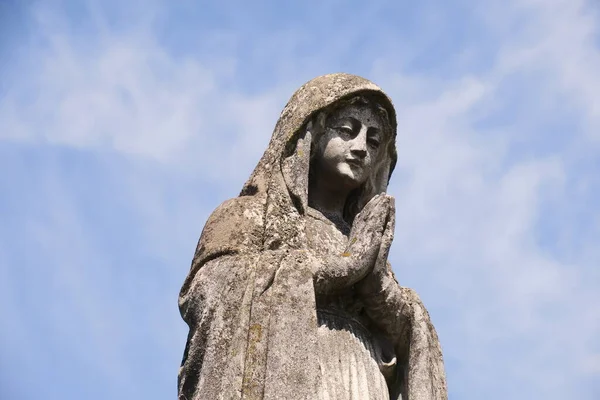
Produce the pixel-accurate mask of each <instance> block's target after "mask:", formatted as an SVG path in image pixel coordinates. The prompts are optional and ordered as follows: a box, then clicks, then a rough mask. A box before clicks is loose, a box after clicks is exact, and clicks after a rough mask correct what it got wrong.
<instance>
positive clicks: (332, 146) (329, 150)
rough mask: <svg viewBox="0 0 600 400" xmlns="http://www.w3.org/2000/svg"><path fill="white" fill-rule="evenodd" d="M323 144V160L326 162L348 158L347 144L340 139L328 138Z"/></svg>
mask: <svg viewBox="0 0 600 400" xmlns="http://www.w3.org/2000/svg"><path fill="white" fill-rule="evenodd" d="M326 140H327V141H326V142H325V143H324V144H323V148H322V152H321V154H322V155H323V158H324V159H326V160H337V159H343V158H345V156H346V150H347V149H346V142H345V141H344V140H342V139H341V138H339V137H333V138H327V139H326Z"/></svg>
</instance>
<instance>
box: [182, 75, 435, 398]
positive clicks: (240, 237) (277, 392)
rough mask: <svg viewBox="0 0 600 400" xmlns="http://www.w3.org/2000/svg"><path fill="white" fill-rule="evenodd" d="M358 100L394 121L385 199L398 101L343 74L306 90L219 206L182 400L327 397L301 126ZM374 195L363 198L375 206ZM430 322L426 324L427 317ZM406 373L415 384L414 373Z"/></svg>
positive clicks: (190, 316) (191, 303)
mask: <svg viewBox="0 0 600 400" xmlns="http://www.w3.org/2000/svg"><path fill="white" fill-rule="evenodd" d="M357 95H365V96H369V97H372V98H375V99H376V101H377V102H378V103H379V104H380V105H382V106H383V107H384V108H385V109H386V111H387V114H388V118H389V123H390V127H391V132H390V133H391V134H392V137H391V139H390V143H391V144H390V146H389V148H388V157H387V158H386V160H385V162H383V163H381V164H380V165H379V168H378V170H377V171H375V177H374V179H375V185H374V188H375V190H376V191H379V192H382V191H385V188H386V187H387V183H388V180H389V177H390V175H391V173H392V171H393V169H394V165H395V163H396V150H395V145H394V141H395V135H396V114H395V111H394V108H393V105H392V102H391V100H390V99H389V98H388V97H387V96H386V95H385V94H384V93H383V91H382V90H381V89H380V88H379V87H377V86H376V85H375V84H373V83H372V82H370V81H368V80H366V79H364V78H361V77H358V76H354V75H349V74H341V73H340V74H330V75H324V76H321V77H318V78H315V79H313V80H311V81H309V82H308V83H306V84H305V85H303V86H302V87H301V88H300V89H298V90H297V91H296V93H294V95H293V96H292V98H291V99H290V100H289V102H288V103H287V105H286V106H285V108H284V109H283V111H282V113H281V116H280V118H279V120H278V122H277V124H276V126H275V129H274V132H273V135H272V137H271V141H270V143H269V145H268V148H267V150H266V151H265V153H264V154H263V156H262V158H261V160H260V161H259V163H258V165H257V166H256V168H255V169H254V171H253V173H252V175H251V176H250V178H249V179H248V181H247V182H246V184H245V185H244V187H243V189H242V191H241V193H240V196H239V197H237V198H234V199H231V200H228V201H226V202H224V203H223V204H221V205H220V206H219V207H218V208H217V209H216V210H215V211H214V212H213V213H212V214H211V216H210V217H209V219H208V221H207V223H206V225H205V227H204V230H203V231H202V235H201V237H200V240H199V242H198V246H197V248H196V253H195V255H194V258H193V261H192V266H191V270H190V273H189V275H188V276H187V278H186V280H185V282H184V285H183V287H182V289H181V292H180V297H179V307H180V311H181V315H182V317H183V319H184V320H185V321H186V323H187V324H188V326H189V328H190V331H189V335H188V341H187V345H186V349H185V352H184V357H183V361H182V366H181V369H180V374H179V398H180V400H181V399H187V400H192V399H209V398H210V399H242V398H243V399H319V398H320V393H321V391H320V384H321V383H320V372H319V363H318V359H319V354H318V346H317V336H316V335H317V316H316V301H315V291H314V286H313V274H314V271H315V270H316V266H315V265H314V264H315V262H316V261H315V259H314V258H313V257H311V256H310V254H309V252H308V251H307V240H306V235H305V232H304V229H305V221H304V215H305V212H306V210H307V207H308V179H309V167H310V154H311V145H312V139H313V138H312V136H311V135H312V133H311V132H310V131H309V130H307V129H303V128H304V127H305V126H306V123H307V122H308V121H309V120H310V119H311V118H312V117H313V116H314V115H315V114H316V113H317V112H319V111H322V110H326V109H328V108H330V107H332V106H334V105H335V103H337V102H338V101H339V100H343V99H346V98H349V97H352V96H357ZM374 194H375V193H364V194H363V196H366V197H367V198H366V200H367V201H368V198H370V196H372V195H374ZM415 301H416V300H415ZM415 301H413V303H415ZM415 304H416V303H415ZM419 304H420V302H419ZM398 312H400V311H398ZM423 312H424V313H425V314H426V313H427V312H426V311H425V310H424V308H423V310H422V311H420V313H421V314H423ZM421 314H419V315H421ZM424 318H425V319H426V322H427V323H428V321H429V320H428V315H425V317H424ZM425 327H426V326H425ZM413 328H414V327H413ZM417 328H418V327H417ZM412 330H414V329H412ZM421 330H423V329H421ZM425 335H426V336H424V337H425V339H426V340H428V341H429V342H430V347H432V348H434V350H435V351H434V353H435V354H433V356H432V354H429V353H428V350H427V349H421V350H420V354H421V353H422V354H421V355H418V357H421V358H423V357H425V359H427V360H425V361H426V363H425V364H427V365H429V364H431V365H434V366H435V368H437V369H439V368H440V367H439V365H440V363H441V352H439V351H438V350H436V349H439V343H437V336H435V332H433V334H430V333H425ZM432 335H433V336H432ZM411 340H412V339H411ZM436 346H437V347H436ZM420 347H423V346H420ZM438 353H439V356H438ZM411 357H412V356H410V357H408V356H407V358H406V359H407V362H409V361H408V360H409V359H413V358H414V357H412V358H411ZM428 357H429V358H432V357H433V364H432V362H431V360H429V358H428ZM417 361H418V360H417ZM425 361H424V362H425ZM411 362H413V361H411ZM421 364H423V363H421ZM425 364H423V365H425ZM427 365H425V369H427V368H429V367H428V366H427ZM442 367H443V366H442ZM408 370H409V373H408V376H409V377H410V365H408ZM430 372H431V371H429V372H428V371H423V373H420V374H419V375H418V376H417V377H416V380H420V381H422V382H421V383H422V384H430V385H435V384H436V382H433V381H431V382H427V380H428V379H429V380H431V379H433V378H427V376H429V375H431V376H433V375H435V374H434V373H433V372H431V373H430ZM434 372H435V371H434ZM427 374H429V375H427ZM442 375H443V371H442ZM444 387H445V383H444ZM411 392H413V394H411ZM419 393H421V392H419V391H415V390H413V391H411V390H409V391H408V393H407V394H408V396H409V398H410V399H411V400H425V399H432V400H433V399H435V400H438V399H440V400H441V399H444V398H445V397H444V396H445V394H440V395H439V396H438V395H435V394H433V391H432V392H431V393H432V395H420V394H419ZM422 393H425V392H422ZM444 393H445V392H444Z"/></svg>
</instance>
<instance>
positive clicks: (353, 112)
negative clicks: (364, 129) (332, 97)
mask: <svg viewBox="0 0 600 400" xmlns="http://www.w3.org/2000/svg"><path fill="white" fill-rule="evenodd" d="M347 118H354V119H356V120H358V121H360V122H361V123H362V124H363V125H366V126H368V127H374V128H382V127H383V123H384V122H383V117H382V116H381V115H380V114H379V113H378V112H377V111H376V110H375V108H374V107H373V106H372V105H371V104H346V105H343V106H341V107H338V108H337V109H335V110H333V111H332V113H331V114H330V119H331V121H332V122H334V121H336V122H338V121H342V120H344V119H347Z"/></svg>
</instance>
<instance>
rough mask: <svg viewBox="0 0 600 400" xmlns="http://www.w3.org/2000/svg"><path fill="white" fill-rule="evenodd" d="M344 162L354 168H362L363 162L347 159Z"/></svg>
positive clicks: (356, 159)
mask: <svg viewBox="0 0 600 400" xmlns="http://www.w3.org/2000/svg"><path fill="white" fill-rule="evenodd" d="M346 162H347V163H348V164H350V165H352V166H355V167H360V168H362V167H364V162H363V161H362V160H359V159H358V158H347V159H346Z"/></svg>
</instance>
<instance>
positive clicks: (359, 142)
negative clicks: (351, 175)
mask: <svg viewBox="0 0 600 400" xmlns="http://www.w3.org/2000/svg"><path fill="white" fill-rule="evenodd" d="M350 153H351V154H352V155H353V156H354V157H356V158H359V159H361V160H362V159H364V158H365V157H366V156H367V129H366V127H365V126H362V127H361V129H360V132H359V133H358V135H356V136H355V137H354V139H353V140H352V143H351V144H350Z"/></svg>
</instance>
